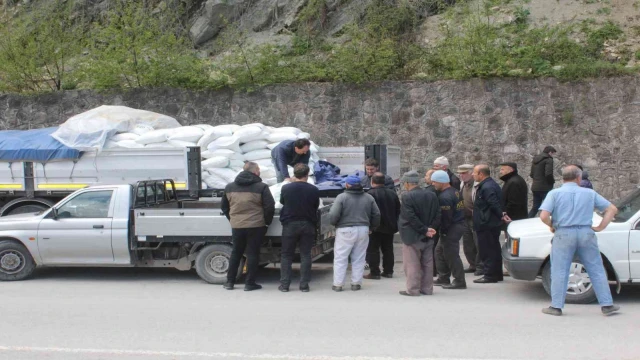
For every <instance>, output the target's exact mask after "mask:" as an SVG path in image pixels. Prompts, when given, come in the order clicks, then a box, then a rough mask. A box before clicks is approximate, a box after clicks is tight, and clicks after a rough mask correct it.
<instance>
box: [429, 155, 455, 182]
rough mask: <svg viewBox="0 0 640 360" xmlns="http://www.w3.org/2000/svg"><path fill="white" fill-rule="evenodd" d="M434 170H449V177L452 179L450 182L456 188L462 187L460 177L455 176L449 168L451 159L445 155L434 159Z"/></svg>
mask: <svg viewBox="0 0 640 360" xmlns="http://www.w3.org/2000/svg"><path fill="white" fill-rule="evenodd" d="M433 170H444V171H446V172H447V175H449V179H451V181H450V182H449V184H450V185H451V186H452V187H453V188H454V189H460V179H458V177H457V176H455V175H454V174H453V173H452V172H451V170H449V159H447V158H446V157H444V156H441V157H439V158H437V159H435V160H434V161H433Z"/></svg>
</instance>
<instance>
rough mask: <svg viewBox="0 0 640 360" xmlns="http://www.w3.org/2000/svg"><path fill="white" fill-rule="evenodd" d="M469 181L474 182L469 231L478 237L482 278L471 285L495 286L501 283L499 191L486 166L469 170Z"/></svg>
mask: <svg viewBox="0 0 640 360" xmlns="http://www.w3.org/2000/svg"><path fill="white" fill-rule="evenodd" d="M473 179H474V180H475V182H476V183H478V188H477V190H476V196H475V200H474V203H473V228H474V229H475V230H476V234H477V235H478V251H479V252H480V259H481V260H482V264H483V270H484V276H483V277H481V278H479V279H476V280H474V281H473V282H474V283H477V284H488V283H497V282H498V281H502V280H503V274H502V254H501V251H500V231H501V229H502V218H503V215H502V204H501V203H502V190H501V189H500V185H498V183H496V182H495V180H493V179H492V178H491V170H489V166H487V165H477V166H476V167H475V168H474V169H473Z"/></svg>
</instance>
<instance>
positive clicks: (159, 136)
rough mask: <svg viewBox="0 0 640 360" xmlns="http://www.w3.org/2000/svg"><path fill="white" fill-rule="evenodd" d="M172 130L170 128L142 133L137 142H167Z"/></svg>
mask: <svg viewBox="0 0 640 360" xmlns="http://www.w3.org/2000/svg"><path fill="white" fill-rule="evenodd" d="M170 131H171V130H168V129H161V130H153V131H149V132H148V133H146V134H143V135H140V137H139V138H137V139H136V142H137V143H138V144H142V145H147V144H155V143H161V142H165V141H167V135H168V134H169V132H170Z"/></svg>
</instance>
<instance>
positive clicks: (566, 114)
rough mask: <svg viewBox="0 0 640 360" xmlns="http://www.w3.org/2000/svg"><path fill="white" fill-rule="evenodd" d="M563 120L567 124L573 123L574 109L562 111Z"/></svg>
mask: <svg viewBox="0 0 640 360" xmlns="http://www.w3.org/2000/svg"><path fill="white" fill-rule="evenodd" d="M562 122H563V123H564V124H565V125H566V126H571V125H573V111H572V110H565V111H563V112H562Z"/></svg>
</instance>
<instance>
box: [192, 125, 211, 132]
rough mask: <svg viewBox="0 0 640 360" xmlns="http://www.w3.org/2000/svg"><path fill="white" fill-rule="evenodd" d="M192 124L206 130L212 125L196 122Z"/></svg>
mask: <svg viewBox="0 0 640 360" xmlns="http://www.w3.org/2000/svg"><path fill="white" fill-rule="evenodd" d="M193 126H195V127H197V128H200V129H202V131H207V130H209V129H213V126H211V125H209V124H198V125H193Z"/></svg>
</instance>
